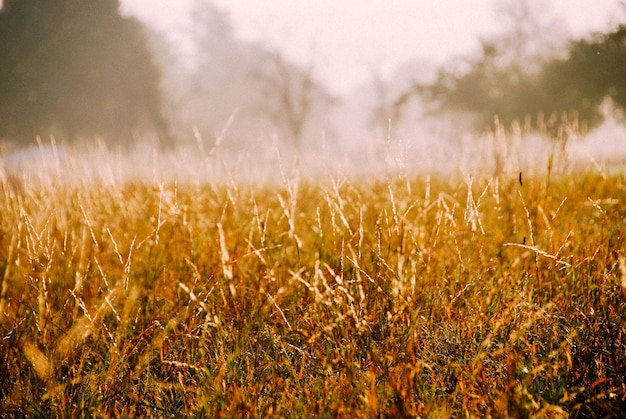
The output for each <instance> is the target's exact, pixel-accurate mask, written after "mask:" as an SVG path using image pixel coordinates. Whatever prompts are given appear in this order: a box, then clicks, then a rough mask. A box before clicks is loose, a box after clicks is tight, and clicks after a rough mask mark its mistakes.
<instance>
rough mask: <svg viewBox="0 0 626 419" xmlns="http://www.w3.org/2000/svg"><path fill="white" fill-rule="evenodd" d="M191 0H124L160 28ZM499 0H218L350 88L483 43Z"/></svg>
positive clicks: (247, 29) (610, 8)
mask: <svg viewBox="0 0 626 419" xmlns="http://www.w3.org/2000/svg"><path fill="white" fill-rule="evenodd" d="M192 2H193V0H176V1H171V0H122V3H123V4H124V7H125V9H124V10H126V11H128V12H130V13H133V14H135V15H137V16H139V17H141V18H144V19H145V20H149V21H152V22H156V23H157V25H159V26H160V27H162V28H169V29H170V30H177V29H178V30H180V29H181V28H183V27H184V25H185V23H186V21H187V19H188V16H189V15H188V9H189V5H190V4H191V3H192ZM497 2H498V0H471V1H470V0H215V3H216V4H218V5H219V6H220V7H222V8H223V9H224V10H226V11H228V12H229V14H230V16H231V19H232V22H233V24H234V26H235V28H236V30H237V34H238V35H239V36H240V37H241V38H243V39H248V40H260V41H263V42H265V43H267V44H268V45H271V46H273V47H276V48H279V49H281V50H283V51H284V52H285V53H286V55H287V56H288V57H289V58H291V59H293V60H296V61H300V62H313V63H314V64H315V66H316V71H317V74H318V76H319V77H321V78H322V79H323V80H324V81H325V82H327V83H328V84H329V85H330V86H331V87H332V88H334V89H335V90H338V91H343V92H345V91H347V90H348V89H350V88H351V87H354V86H355V85H356V84H358V83H359V82H362V81H364V80H366V79H367V77H369V76H370V75H371V73H372V71H379V72H382V73H383V74H385V73H386V72H388V71H389V70H390V69H392V68H393V67H395V66H396V65H397V64H399V63H401V62H405V61H408V60H411V59H426V60H431V61H434V62H435V63H442V62H444V61H445V60H446V59H448V58H450V57H452V56H454V55H459V54H463V53H467V52H471V51H472V50H474V49H475V48H477V46H478V37H479V36H489V35H490V34H493V33H495V32H498V31H501V30H503V29H504V28H502V27H501V25H499V23H498V16H497V14H496V13H495V12H494V5H495V4H496V3H497ZM538 3H541V4H543V5H548V6H546V8H547V11H542V13H543V14H544V15H546V14H550V15H552V16H553V17H554V18H556V19H559V20H561V21H562V22H563V24H564V25H565V28H566V29H567V30H569V31H570V32H571V33H573V34H576V35H582V34H584V33H586V32H588V31H591V30H598V29H606V28H608V27H609V24H617V23H619V22H620V21H619V19H624V17H625V16H624V13H623V8H621V7H620V0H550V1H548V0H545V1H543V2H541V1H539V2H538Z"/></svg>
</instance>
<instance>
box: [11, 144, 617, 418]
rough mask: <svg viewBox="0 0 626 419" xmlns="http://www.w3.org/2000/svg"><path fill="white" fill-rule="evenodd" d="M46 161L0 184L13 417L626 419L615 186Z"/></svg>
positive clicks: (578, 170)
mask: <svg viewBox="0 0 626 419" xmlns="http://www.w3.org/2000/svg"><path fill="white" fill-rule="evenodd" d="M51 150H52V157H49V156H46V157H43V154H42V159H41V160H39V159H36V160H37V161H36V163H35V164H32V165H31V166H28V165H27V166H22V168H21V171H19V172H11V171H10V170H8V169H6V168H5V170H4V172H3V176H2V177H0V178H1V179H2V181H1V182H0V214H1V216H0V281H1V286H0V289H1V294H0V335H1V339H0V412H2V414H1V415H2V416H3V417H53V416H55V417H82V416H95V417H119V416H122V417H141V416H149V417H152V416H154V417H181V416H189V415H191V416H196V417H241V416H245V417H272V416H278V417H285V416H287V417H337V416H339V417H476V416H479V417H578V418H582V417H620V416H621V415H622V414H623V412H624V411H626V385H625V384H624V383H626V329H625V321H624V320H625V319H626V253H625V249H626V221H625V218H624V216H625V215H626V180H625V179H624V176H623V175H622V174H621V173H619V172H618V171H608V170H603V169H602V167H600V166H598V164H591V163H589V164H587V163H585V164H577V165H574V164H569V165H563V167H561V168H559V169H558V170H557V168H558V167H557V166H558V165H557V160H558V157H559V156H558V155H557V154H558V153H557V154H552V155H550V156H549V157H548V159H547V160H546V161H545V162H542V163H541V164H538V165H536V166H533V168H532V170H531V169H530V168H529V167H528V166H524V167H523V170H522V169H520V168H519V167H518V166H516V164H517V163H515V162H513V163H510V164H509V163H507V164H504V165H503V164H502V162H501V161H499V160H498V158H496V159H495V160H496V163H495V165H492V166H494V167H495V169H494V168H493V167H491V166H490V167H491V168H490V169H489V170H486V169H484V167H483V170H481V169H480V167H475V168H473V169H471V170H469V171H467V172H464V173H460V172H449V173H439V174H432V175H430V174H424V173H414V172H411V171H410V170H407V169H406V168H407V167H410V161H407V160H405V161H404V163H403V165H401V166H400V168H397V167H396V168H394V169H393V170H387V171H383V172H381V174H379V175H377V176H370V177H360V176H350V175H349V174H344V173H341V172H339V171H331V172H329V173H328V174H327V175H325V176H322V177H319V176H318V177H307V176H301V175H300V174H299V173H298V172H297V171H295V172H294V171H291V170H283V171H281V172H280V173H281V175H280V176H278V180H277V181H273V182H272V181H268V182H265V181H258V180H257V181H255V180H254V178H252V179H247V180H245V179H244V180H241V179H238V178H236V177H233V176H231V174H232V172H236V167H235V168H233V170H231V171H229V170H223V169H222V168H223V167H224V166H223V165H220V163H219V162H218V163H216V162H215V158H216V156H214V155H210V156H207V157H210V158H211V159H213V160H202V161H201V162H200V163H198V164H199V165H198V166H194V167H193V168H189V167H188V166H185V164H182V165H181V166H183V167H185V168H186V169H187V170H188V172H187V173H188V174H189V173H191V174H190V175H189V176H182V175H181V176H180V177H179V178H177V177H176V176H163V175H162V173H163V172H164V171H165V169H166V167H170V168H171V164H170V163H171V161H170V160H167V159H165V160H159V159H160V158H161V157H159V156H158V155H157V152H156V151H155V152H154V156H152V157H154V161H161V162H164V163H163V165H162V166H158V170H157V166H156V165H155V166H150V161H151V160H150V159H151V157H148V158H147V159H148V163H147V164H146V165H145V166H146V167H147V168H146V169H145V173H144V172H142V173H141V174H140V175H135V176H130V175H128V174H127V173H126V172H125V170H128V171H132V170H138V167H143V166H142V164H141V162H138V161H137V160H136V159H133V158H125V157H122V156H119V155H118V154H116V153H115V152H110V151H106V150H104V151H103V150H100V152H98V153H96V154H95V155H93V156H91V157H89V158H85V156H84V155H82V154H76V155H75V154H72V152H71V151H68V150H59V149H57V148H55V147H52V149H51ZM557 151H558V150H557ZM179 157H180V156H179ZM496 157H498V156H497V155H496ZM493 160H494V159H491V160H489V162H490V163H493ZM483 163H485V162H481V163H480V164H479V165H478V166H481V165H484V164H483ZM159 164H160V163H159ZM485 164H486V163H485ZM202 170H204V171H207V170H209V171H211V173H214V172H215V171H219V172H220V173H221V176H217V175H215V176H213V175H206V176H199V175H197V176H195V177H194V175H193V173H194V172H195V173H198V172H201V171H202ZM276 170H277V171H278V169H276ZM203 173H204V172H203Z"/></svg>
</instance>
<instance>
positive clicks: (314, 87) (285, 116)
mask: <svg viewBox="0 0 626 419" xmlns="http://www.w3.org/2000/svg"><path fill="white" fill-rule="evenodd" d="M253 76H254V78H255V79H256V80H258V82H259V83H260V88H261V90H262V92H263V96H264V97H265V101H264V104H263V106H262V108H261V112H262V113H263V114H264V115H266V116H267V117H268V118H269V120H270V121H271V122H272V124H273V125H274V126H275V127H276V128H277V129H278V130H279V131H280V132H281V133H282V134H283V135H284V137H285V139H286V140H287V142H288V143H289V144H290V145H291V147H292V148H293V150H294V151H295V152H296V154H298V153H300V152H301V145H302V144H301V143H302V137H303V134H304V129H305V127H306V124H307V123H309V122H310V119H311V117H312V115H313V110H314V109H313V107H314V106H316V105H318V104H326V105H330V104H332V103H333V101H334V98H333V97H332V95H331V94H330V93H328V92H327V91H326V89H324V88H323V87H322V85H321V84H320V83H318V82H317V81H316V80H315V78H314V77H313V66H312V65H309V66H307V67H298V66H296V65H294V64H292V63H290V62H288V61H287V60H285V59H284V58H283V56H282V55H281V54H280V53H278V52H274V53H269V54H267V55H266V62H265V65H264V66H262V67H261V68H260V69H259V70H257V71H255V73H254V74H253Z"/></svg>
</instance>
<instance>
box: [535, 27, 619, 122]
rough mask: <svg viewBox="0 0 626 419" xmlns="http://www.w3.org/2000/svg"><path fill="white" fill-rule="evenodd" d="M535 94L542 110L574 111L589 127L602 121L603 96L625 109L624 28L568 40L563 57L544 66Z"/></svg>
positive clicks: (551, 111)
mask: <svg viewBox="0 0 626 419" xmlns="http://www.w3.org/2000/svg"><path fill="white" fill-rule="evenodd" d="M537 91H538V92H539V93H540V94H541V102H540V103H539V106H541V108H542V110H545V111H546V112H549V113H554V112H571V111H576V112H577V113H578V114H579V117H580V118H581V119H582V120H584V121H588V122H589V123H590V124H592V125H593V124H597V123H599V122H601V121H602V118H603V115H602V110H601V109H600V108H601V107H600V105H601V104H602V102H603V101H604V100H605V98H607V97H608V98H610V99H611V100H612V101H613V103H614V104H615V105H616V106H617V107H618V108H621V109H622V110H626V25H621V26H619V27H618V28H617V29H616V30H614V31H612V32H608V33H596V34H593V35H592V36H591V37H589V38H583V39H579V40H576V41H571V42H570V45H569V49H568V56H567V57H566V58H564V59H559V60H553V61H551V62H549V63H547V64H546V65H545V67H544V69H543V72H542V74H541V77H540V79H539V81H538V83H537Z"/></svg>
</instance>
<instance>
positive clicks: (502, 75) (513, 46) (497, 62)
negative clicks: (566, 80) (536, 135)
mask: <svg viewBox="0 0 626 419" xmlns="http://www.w3.org/2000/svg"><path fill="white" fill-rule="evenodd" d="M533 3H536V2H531V1H529V0H526V1H510V0H503V1H500V2H499V3H497V6H498V8H497V11H498V13H499V16H500V20H501V21H502V22H503V25H504V26H505V27H506V28H507V29H506V32H504V33H502V34H500V35H499V36H498V37H495V38H494V39H490V40H485V39H483V40H481V48H480V51H479V54H478V55H477V56H476V57H474V58H462V59H459V60H456V61H455V62H453V63H452V64H451V65H450V66H448V67H446V68H443V69H440V71H439V74H438V77H437V79H436V81H435V82H434V83H428V84H416V85H415V86H414V88H413V89H411V90H410V91H407V92H405V93H404V94H402V95H400V96H399V98H398V99H397V101H396V106H403V104H404V103H406V102H407V101H408V100H409V99H410V97H411V96H412V95H414V94H418V95H419V96H421V97H422V98H424V99H425V100H426V101H427V102H428V103H429V104H430V105H431V111H433V112H442V111H443V112H447V111H464V112H467V113H471V114H473V115H475V120H476V123H477V125H478V126H479V127H481V128H482V126H484V125H485V124H490V123H491V122H492V121H493V117H494V116H495V115H498V116H499V118H500V120H501V121H503V122H510V121H512V120H514V119H519V118H521V117H523V116H524V115H525V114H526V113H527V112H528V111H529V110H530V109H533V110H534V109H536V107H537V104H538V103H540V102H541V97H540V94H539V92H538V91H537V89H536V85H537V81H538V77H539V74H540V73H541V71H542V68H543V65H544V63H546V62H547V61H549V60H551V59H553V58H554V57H557V56H558V53H559V50H558V49H557V45H558V44H559V40H560V39H562V38H563V35H562V33H561V31H560V30H559V25H558V24H556V23H555V22H553V21H551V20H549V19H548V18H546V16H548V15H547V14H546V13H545V7H538V5H537V4H533Z"/></svg>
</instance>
